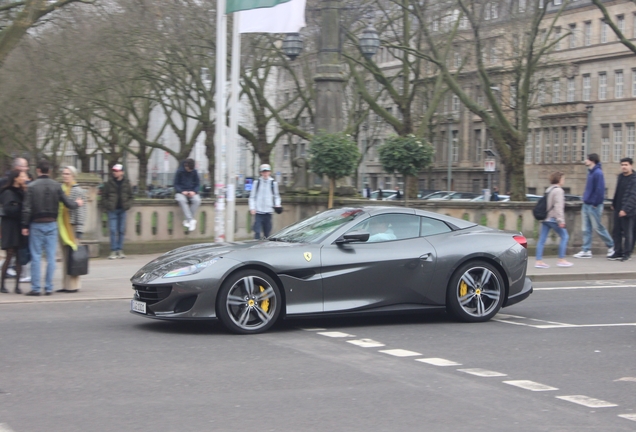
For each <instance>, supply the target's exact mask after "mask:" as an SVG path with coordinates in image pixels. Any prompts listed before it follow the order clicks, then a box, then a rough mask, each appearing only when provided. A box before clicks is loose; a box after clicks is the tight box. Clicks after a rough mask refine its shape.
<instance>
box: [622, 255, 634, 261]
mask: <svg viewBox="0 0 636 432" xmlns="http://www.w3.org/2000/svg"><path fill="white" fill-rule="evenodd" d="M630 259H632V256H631V255H625V256H623V258H622V259H621V261H629V260H630Z"/></svg>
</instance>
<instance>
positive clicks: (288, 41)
mask: <svg viewBox="0 0 636 432" xmlns="http://www.w3.org/2000/svg"><path fill="white" fill-rule="evenodd" d="M302 50H303V39H302V38H301V37H300V33H289V34H287V36H286V37H285V39H284V40H283V52H284V53H285V55H286V56H287V57H289V59H290V60H292V61H294V60H295V59H296V57H298V56H299V55H300V53H301V52H302Z"/></svg>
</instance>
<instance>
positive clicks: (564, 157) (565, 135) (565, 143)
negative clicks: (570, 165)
mask: <svg viewBox="0 0 636 432" xmlns="http://www.w3.org/2000/svg"><path fill="white" fill-rule="evenodd" d="M562 139H563V145H562V146H561V150H562V153H561V162H569V161H570V160H569V159H570V154H569V153H568V151H569V150H570V148H569V145H568V144H569V142H568V139H569V138H568V128H566V127H564V128H563V138H562Z"/></svg>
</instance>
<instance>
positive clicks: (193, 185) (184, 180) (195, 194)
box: [173, 159, 201, 231]
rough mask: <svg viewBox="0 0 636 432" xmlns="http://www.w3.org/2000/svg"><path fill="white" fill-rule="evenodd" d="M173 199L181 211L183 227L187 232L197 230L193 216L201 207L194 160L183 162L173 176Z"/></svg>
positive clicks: (197, 174) (197, 175)
mask: <svg viewBox="0 0 636 432" xmlns="http://www.w3.org/2000/svg"><path fill="white" fill-rule="evenodd" d="M173 186H174V191H175V196H174V199H176V200H177V202H178V203H179V206H180V207H181V210H182V211H183V226H184V227H186V228H187V229H188V231H194V230H195V229H196V228H197V220H196V219H195V214H196V212H197V210H198V209H199V206H200V205H201V195H199V173H198V172H197V170H196V169H194V159H186V160H184V161H183V163H182V164H181V166H180V167H179V169H178V170H177V173H176V174H175V176H174V184H173Z"/></svg>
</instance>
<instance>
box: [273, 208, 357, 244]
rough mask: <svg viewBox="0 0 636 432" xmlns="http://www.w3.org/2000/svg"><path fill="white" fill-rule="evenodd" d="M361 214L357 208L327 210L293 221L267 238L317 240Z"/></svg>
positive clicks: (307, 241)
mask: <svg viewBox="0 0 636 432" xmlns="http://www.w3.org/2000/svg"><path fill="white" fill-rule="evenodd" d="M363 214H364V212H363V211H362V210H361V209H359V208H343V209H334V210H327V211H324V212H322V213H318V214H317V215H315V216H312V217H310V218H308V219H305V220H302V221H300V222H298V223H295V224H294V225H290V226H288V227H287V228H283V229H282V230H281V231H279V232H277V233H276V234H274V235H273V236H271V237H269V240H271V241H280V242H288V243H315V242H319V241H321V240H322V239H324V238H325V237H327V236H328V235H330V234H331V233H333V232H334V231H335V230H337V229H338V228H340V227H341V226H342V225H344V224H346V223H348V222H350V221H352V220H354V219H355V218H357V217H359V216H361V215H363Z"/></svg>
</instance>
